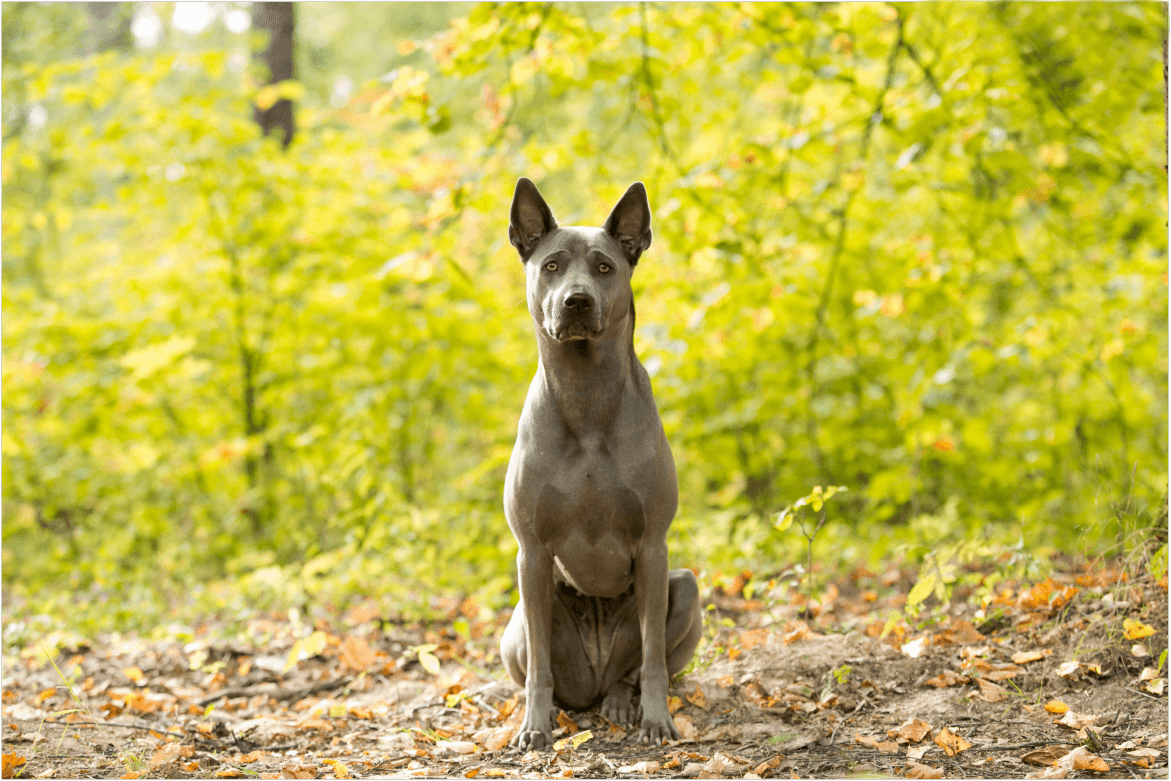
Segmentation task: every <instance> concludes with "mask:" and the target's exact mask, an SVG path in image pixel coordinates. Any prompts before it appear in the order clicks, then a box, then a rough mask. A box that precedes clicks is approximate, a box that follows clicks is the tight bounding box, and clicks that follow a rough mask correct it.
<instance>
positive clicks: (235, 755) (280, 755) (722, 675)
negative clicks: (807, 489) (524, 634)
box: [0, 562, 1168, 778]
mask: <svg viewBox="0 0 1171 781" xmlns="http://www.w3.org/2000/svg"><path fill="white" fill-rule="evenodd" d="M1057 569H1058V571H1056V572H1054V573H1053V574H1052V575H1051V576H1050V577H1049V578H1046V579H1045V580H1044V581H1041V582H1039V583H1021V582H1013V581H1003V582H1001V583H999V584H998V585H997V588H996V591H995V594H994V595H991V594H990V595H988V597H987V598H986V599H985V600H983V602H981V601H977V600H975V597H974V595H973V594H972V593H969V594H966V595H965V594H961V593H959V592H958V591H957V593H956V594H953V595H952V601H951V603H950V604H949V605H947V606H945V607H944V606H940V605H938V604H937V603H934V602H928V603H927V609H925V610H923V611H922V612H921V613H920V615H919V617H918V619H914V620H910V619H907V618H906V617H905V616H903V618H901V619H898V620H892V619H890V616H892V615H902V612H901V611H902V608H903V606H904V605H905V604H906V600H907V593H908V591H909V589H910V587H911V586H912V581H911V578H910V577H909V573H906V572H901V571H899V570H898V569H893V570H891V571H890V572H887V573H884V574H874V573H869V572H866V571H863V570H857V571H854V572H852V573H844V574H842V575H841V576H840V577H837V578H834V579H833V580H832V581H831V582H830V583H828V584H827V585H826V588H825V589H824V592H825V593H824V594H823V597H822V599H821V604H820V605H817V606H815V609H814V610H813V611H811V612H812V613H813V614H812V615H810V613H809V612H805V611H803V610H802V601H801V600H800V599H799V598H796V597H794V596H793V595H792V593H791V592H788V591H785V587H784V586H777V585H776V584H775V583H773V584H772V585H773V587H774V588H773V590H772V592H768V587H767V586H766V585H764V584H759V587H758V588H757V589H755V590H754V589H749V592H750V593H753V592H754V591H763V592H766V595H765V596H757V598H755V599H747V598H745V596H744V593H743V587H744V584H745V582H746V579H745V578H743V577H740V578H738V579H736V580H735V582H733V583H730V584H728V583H727V582H726V581H725V585H724V586H723V587H720V588H717V587H713V586H708V587H707V589H706V593H705V594H704V596H705V600H706V604H707V605H708V606H709V607H708V611H707V616H708V621H707V627H708V633H707V636H706V638H705V642H704V643H702V644H701V646H700V651H699V653H698V654H697V658H696V663H695V664H694V665H693V666H692V669H690V671H688V672H686V673H684V674H683V675H682V676H681V677H680V679H678V680H676V681H675V685H674V687H673V689H672V692H671V694H672V698H671V700H670V705H671V708H672V710H673V712H674V714H675V720H676V724H677V726H678V727H679V729H680V731H681V733H682V735H683V739H682V740H680V741H678V742H672V743H670V744H664V745H661V746H647V745H644V744H641V743H639V742H638V741H637V734H638V731H637V728H634V729H628V728H625V727H623V726H620V725H611V724H609V723H607V722H606V721H605V720H604V719H603V718H602V717H601V715H600V714H599V713H598V711H597V709H594V710H591V711H588V712H584V713H581V712H569V713H565V712H562V713H561V714H560V716H559V719H558V724H559V726H558V728H557V732H556V733H555V739H557V740H558V741H559V742H558V744H557V745H556V747H555V748H553V749H548V750H544V751H529V752H522V751H520V750H517V749H513V748H511V747H509V746H508V740H509V738H511V737H512V735H513V734H514V733H515V730H516V729H517V727H518V726H519V724H520V721H521V718H522V716H523V712H524V694H523V691H520V690H519V689H518V687H516V686H515V685H514V684H513V683H512V682H511V681H510V680H509V679H508V678H507V676H506V675H505V674H504V672H503V669H502V667H501V665H500V663H499V659H498V658H497V656H496V642H497V638H498V637H499V632H500V630H501V628H502V627H503V625H504V623H505V622H506V621H507V618H508V613H509V611H508V610H505V611H503V613H501V614H493V613H492V612H491V611H488V610H486V609H484V608H480V607H477V606H476V605H474V604H472V603H471V602H470V601H468V600H464V601H462V602H461V601H458V600H451V602H450V604H449V606H448V607H449V612H448V615H447V620H446V621H437V622H432V623H430V624H429V625H420V624H403V623H394V622H389V621H385V620H383V617H382V616H380V615H379V614H378V611H377V610H375V609H374V608H373V607H370V606H366V605H359V606H357V607H354V608H352V609H350V610H348V611H345V612H344V613H336V614H333V615H332V617H331V616H330V615H329V613H328V611H324V610H323V611H322V616H314V617H313V618H312V619H304V620H302V619H300V618H299V617H298V615H297V614H295V613H292V614H287V615H284V614H282V615H278V616H267V617H258V618H253V619H251V620H248V621H245V622H243V623H241V624H236V625H234V626H231V627H229V626H227V625H225V624H223V623H216V622H208V623H207V624H205V625H202V626H199V627H196V628H194V629H190V628H189V629H187V630H185V631H179V630H176V631H175V632H174V635H175V636H174V637H172V638H171V639H163V640H149V641H148V640H144V639H140V638H135V637H128V636H117V635H113V636H104V637H101V638H100V639H95V640H94V641H92V642H82V641H75V642H72V643H70V642H61V641H60V640H58V641H57V642H55V643H52V645H53V646H56V647H55V648H53V647H51V648H50V649H49V652H51V653H53V664H50V663H49V659H48V654H47V653H46V652H45V651H44V650H42V649H41V648H40V647H39V646H30V647H29V648H26V649H23V650H21V649H11V651H10V653H9V654H8V655H6V656H5V659H4V669H3V708H2V725H3V726H2V733H0V738H2V740H3V752H4V753H3V763H4V767H3V770H4V776H5V777H16V776H19V777H23V778H70V777H83V778H150V777H156V778H158V777H167V778H245V777H260V778H350V777H368V776H384V777H385V776H395V777H437V776H438V777H462V778H540V777H595V778H596V777H603V778H622V777H658V778H669V777H670V778H722V777H732V778H780V777H783V778H791V777H792V778H798V777H844V776H870V777H876V776H894V775H899V776H905V777H907V778H940V777H945V778H971V777H983V778H1022V777H1035V778H1084V777H1107V778H1156V777H1163V778H1166V777H1167V775H1168V761H1167V732H1168V701H1167V688H1166V685H1165V683H1166V680H1165V675H1166V673H1165V663H1164V662H1165V653H1164V652H1165V650H1166V648H1167V615H1168V612H1167V580H1166V577H1163V578H1162V579H1161V580H1159V581H1156V580H1155V579H1154V578H1153V577H1151V576H1150V575H1141V576H1135V575H1133V574H1131V575H1128V574H1126V572H1124V571H1123V570H1121V569H1119V568H1114V567H1110V566H1106V565H1103V564H1102V563H1100V562H1099V563H1098V564H1097V565H1096V566H1095V567H1088V566H1084V565H1082V566H1077V567H1074V566H1068V567H1065V568H1064V569H1065V571H1061V570H1062V567H1060V566H1059V567H1058V568H1057ZM782 592H784V593H785V594H787V596H786V597H785V598H784V599H774V598H769V597H768V595H767V593H771V594H772V595H773V597H776V596H777V595H778V594H781V593H782ZM884 630H886V631H885V633H884ZM164 634H165V633H164Z"/></svg>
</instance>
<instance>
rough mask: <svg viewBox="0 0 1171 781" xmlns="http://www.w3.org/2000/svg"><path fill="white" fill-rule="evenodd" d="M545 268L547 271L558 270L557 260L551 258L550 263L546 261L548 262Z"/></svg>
mask: <svg viewBox="0 0 1171 781" xmlns="http://www.w3.org/2000/svg"><path fill="white" fill-rule="evenodd" d="M545 270H546V271H556V270H557V263H556V261H552V260H550V261H549V262H548V263H546V264H545Z"/></svg>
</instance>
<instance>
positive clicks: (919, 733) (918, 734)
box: [886, 719, 931, 743]
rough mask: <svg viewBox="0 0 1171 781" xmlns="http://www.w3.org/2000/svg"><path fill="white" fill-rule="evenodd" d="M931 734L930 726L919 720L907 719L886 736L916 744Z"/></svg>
mask: <svg viewBox="0 0 1171 781" xmlns="http://www.w3.org/2000/svg"><path fill="white" fill-rule="evenodd" d="M930 732H931V725H930V724H928V723H927V722H925V721H920V720H919V719H907V720H906V721H905V722H903V724H902V725H900V726H899V728H898V729H893V730H890V731H889V732H887V733H886V734H887V735H890V736H892V737H899V738H904V739H905V740H909V741H911V742H912V743H918V742H919V741H921V740H922V739H923V738H925V737H927V735H928V734H929V733H930Z"/></svg>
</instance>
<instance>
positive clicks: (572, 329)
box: [552, 323, 602, 343]
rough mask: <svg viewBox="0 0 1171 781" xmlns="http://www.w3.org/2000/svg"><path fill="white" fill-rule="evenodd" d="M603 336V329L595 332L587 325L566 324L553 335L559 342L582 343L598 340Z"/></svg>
mask: <svg viewBox="0 0 1171 781" xmlns="http://www.w3.org/2000/svg"><path fill="white" fill-rule="evenodd" d="M601 334H602V331H601V329H598V330H596V331H595V330H594V329H592V328H590V327H589V326H587V325H586V324H585V323H565V324H564V325H562V326H560V327H558V328H557V329H556V330H555V331H554V332H553V334H552V336H553V338H554V339H556V340H557V341H559V342H562V343H565V342H581V341H585V340H587V339H597V338H598V337H599V336H600V335H601Z"/></svg>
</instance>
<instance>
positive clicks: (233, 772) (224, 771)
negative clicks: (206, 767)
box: [215, 767, 245, 778]
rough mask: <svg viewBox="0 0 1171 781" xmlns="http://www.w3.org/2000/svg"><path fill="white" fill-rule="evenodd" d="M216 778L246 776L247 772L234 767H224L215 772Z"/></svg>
mask: <svg viewBox="0 0 1171 781" xmlns="http://www.w3.org/2000/svg"><path fill="white" fill-rule="evenodd" d="M215 777H216V778H244V777H245V773H244V772H243V771H242V770H238V769H237V768H234V767H222V768H220V769H219V770H217V771H216V772H215Z"/></svg>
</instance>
